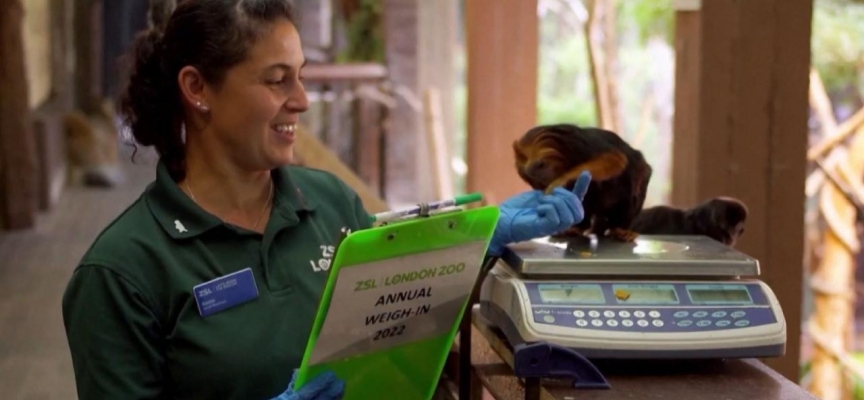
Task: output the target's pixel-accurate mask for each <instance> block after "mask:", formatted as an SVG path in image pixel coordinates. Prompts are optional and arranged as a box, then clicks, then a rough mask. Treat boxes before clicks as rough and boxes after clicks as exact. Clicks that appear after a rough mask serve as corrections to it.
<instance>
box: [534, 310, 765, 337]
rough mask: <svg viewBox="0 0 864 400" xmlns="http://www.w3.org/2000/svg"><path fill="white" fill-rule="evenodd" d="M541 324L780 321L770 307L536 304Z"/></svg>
mask: <svg viewBox="0 0 864 400" xmlns="http://www.w3.org/2000/svg"><path fill="white" fill-rule="evenodd" d="M534 321H535V322H537V323H541V324H549V325H557V326H563V327H575V328H583V329H600V330H611V331H643V332H698V331H711V330H726V329H740V328H748V327H753V326H759V325H767V324H772V323H775V322H776V319H775V318H774V313H773V312H772V311H771V309H770V308H768V307H749V308H724V309H699V308H694V309H678V308H674V309H672V308H639V309H633V308H626V309H625V308H611V307H602V306H601V307H579V308H571V307H542V306H535V307H534Z"/></svg>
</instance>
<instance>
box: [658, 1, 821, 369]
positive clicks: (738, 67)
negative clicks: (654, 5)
mask: <svg viewBox="0 0 864 400" xmlns="http://www.w3.org/2000/svg"><path fill="white" fill-rule="evenodd" d="M677 3H678V4H679V5H682V6H684V5H685V3H686V6H688V8H687V9H686V11H685V10H684V9H681V11H678V16H679V17H680V18H681V20H679V21H678V23H677V27H678V28H679V31H678V32H677V33H676V36H677V37H678V38H677V39H676V51H677V52H678V55H679V57H681V58H680V59H679V60H678V65H679V66H683V68H681V69H679V71H678V72H677V77H676V83H675V85H676V100H675V107H676V118H675V133H674V142H675V145H674V148H673V149H674V151H673V165H674V166H673V189H672V199H673V201H672V203H674V204H675V205H677V206H690V205H693V204H695V203H697V202H699V201H700V200H703V199H705V198H708V197H711V196H721V195H728V196H735V197H738V198H741V199H742V200H743V201H744V202H745V203H747V205H748V207H749V208H750V212H751V217H750V218H748V220H747V233H746V234H745V235H744V237H743V238H742V240H741V242H739V245H738V248H739V249H740V250H741V251H743V252H745V253H747V254H749V255H751V256H753V257H755V258H757V259H759V260H760V263H761V266H762V275H761V277H760V278H761V279H763V280H764V281H765V282H766V283H767V284H768V285H770V286H771V288H772V289H773V290H774V292H775V293H776V294H777V297H778V298H779V300H780V303H781V305H782V307H783V311H784V314H785V317H786V322H787V332H788V334H787V347H786V355H785V356H784V357H780V358H778V359H771V360H767V361H766V363H767V364H768V365H770V366H771V367H772V368H774V369H776V370H777V371H778V372H780V373H782V374H783V375H784V376H786V377H787V378H788V379H790V380H793V381H798V378H799V376H798V374H799V365H798V363H799V354H800V348H799V347H800V334H801V328H800V327H801V315H800V314H801V280H802V275H803V270H802V263H803V238H804V227H803V225H804V224H803V220H804V217H803V212H804V174H805V169H806V163H805V156H806V146H807V142H806V140H807V134H806V133H807V115H808V84H807V82H808V75H809V66H810V31H811V28H810V26H811V18H812V12H813V0H763V1H738V0H703V1H701V8H700V2H699V1H686V2H685V1H679V2H677ZM689 13H698V15H695V14H689ZM685 35H686V36H685Z"/></svg>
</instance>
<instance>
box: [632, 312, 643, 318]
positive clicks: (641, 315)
mask: <svg viewBox="0 0 864 400" xmlns="http://www.w3.org/2000/svg"><path fill="white" fill-rule="evenodd" d="M633 316H634V317H636V318H645V311H633Z"/></svg>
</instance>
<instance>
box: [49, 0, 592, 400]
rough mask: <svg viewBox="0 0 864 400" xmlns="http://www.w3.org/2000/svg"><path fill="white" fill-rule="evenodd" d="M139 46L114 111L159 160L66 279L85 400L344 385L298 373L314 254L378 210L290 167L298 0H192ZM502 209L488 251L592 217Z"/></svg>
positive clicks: (523, 203) (573, 201) (534, 203)
mask: <svg viewBox="0 0 864 400" xmlns="http://www.w3.org/2000/svg"><path fill="white" fill-rule="evenodd" d="M134 58H135V60H134V61H135V63H134V66H133V71H132V73H131V75H130V81H129V84H128V87H127V89H126V93H125V96H124V98H123V99H122V103H121V111H122V113H123V114H124V115H125V116H126V118H127V122H128V124H129V125H130V127H131V130H132V133H133V134H134V136H135V139H136V141H137V142H138V143H140V144H142V145H145V146H150V145H152V146H155V147H156V149H157V151H158V152H159V154H160V161H159V163H158V167H157V177H156V180H155V182H153V183H152V184H151V185H150V186H148V187H147V188H146V190H145V191H144V193H143V194H142V196H141V197H140V198H139V199H138V200H137V201H136V202H134V203H133V204H132V205H131V206H130V207H129V208H128V209H127V210H126V211H124V212H123V214H122V215H120V216H119V217H118V218H117V219H116V220H115V221H114V222H112V223H111V224H110V226H108V227H107V228H106V229H105V230H104V231H103V232H102V233H101V234H100V235H99V237H98V238H97V239H96V241H95V243H94V244H93V245H92V247H91V248H90V249H89V250H88V251H87V253H86V254H85V255H84V257H83V259H82V260H81V261H80V264H79V266H78V267H77V268H76V270H75V272H74V274H73V276H72V278H71V280H70V282H69V286H68V288H67V291H66V293H65V295H64V301H63V315H64V321H65V324H66V330H67V336H68V340H69V345H70V349H71V353H72V360H73V364H74V368H75V378H76V382H77V388H78V394H79V398H80V399H82V400H90V399H109V398H110V399H174V398H183V399H191V398H201V399H216V398H218V399H268V398H273V397H274V396H278V398H280V399H300V398H303V399H331V398H339V397H340V396H341V393H342V390H343V387H344V383H343V382H342V381H340V380H339V379H338V378H336V377H335V376H334V375H333V374H323V375H321V376H318V377H316V378H315V379H314V380H313V381H311V382H310V383H308V384H307V385H304V386H303V387H302V388H300V389H299V390H295V388H294V385H293V378H292V377H293V373H294V371H295V370H296V368H297V367H298V366H299V364H300V360H301V357H302V355H303V351H304V348H305V346H306V342H307V339H308V335H309V332H310V329H311V326H312V322H313V319H314V316H315V312H316V309H317V307H318V299H319V298H320V295H321V292H322V290H323V285H324V282H325V279H326V271H322V270H321V268H320V267H319V265H320V264H318V262H317V261H318V260H320V259H328V258H329V257H330V256H331V255H332V248H333V246H334V245H335V244H336V240H337V238H338V236H339V234H340V232H341V231H344V230H354V231H356V230H359V229H365V228H368V227H369V226H370V222H369V216H368V214H367V213H366V211H364V209H363V206H362V204H361V202H360V200H359V198H358V196H357V195H356V194H355V193H354V192H353V191H352V190H351V189H350V188H349V187H348V186H347V185H345V184H344V183H343V182H341V181H340V180H338V179H337V178H336V177H334V176H333V175H331V174H329V173H326V172H323V171H318V170H313V169H308V168H301V167H296V166H289V165H288V164H289V162H290V161H291V159H292V152H293V142H294V130H295V127H296V125H297V122H298V115H299V114H300V113H302V112H304V111H306V109H307V107H308V102H307V99H306V94H305V92H304V89H303V84H302V82H301V79H300V71H301V68H302V67H303V64H304V63H305V60H304V56H303V52H302V50H301V46H300V38H299V36H298V33H297V29H296V28H295V25H294V15H293V13H292V10H291V7H290V5H289V3H288V1H287V0H192V1H184V2H182V3H181V5H180V6H179V7H178V8H177V10H175V12H174V13H173V15H172V16H171V18H170V20H169V22H168V24H167V26H166V28H165V30H164V33H161V32H156V31H153V32H148V33H146V34H145V35H142V36H141V37H139V38H138V39H137V42H136V44H135V50H134ZM587 182H588V179H587V176H586V177H585V179H583V180H582V181H581V182H580V185H579V187H580V188H581V189H579V191H580V192H584V190H585V188H587ZM501 210H502V216H501V218H500V222H499V225H498V227H497V228H496V233H495V238H494V239H493V240H492V243H491V245H490V253H492V254H497V252H500V251H501V249H502V247H503V246H504V245H505V244H507V243H511V242H514V241H519V240H525V239H529V238H533V237H538V236H544V235H548V234H550V233H552V232H555V231H559V230H561V229H563V228H565V227H567V226H569V225H570V224H572V223H574V222H578V221H579V220H581V218H582V209H581V202H580V200H579V199H578V198H577V196H575V195H574V194H572V193H569V192H567V191H566V190H563V189H559V190H557V191H556V192H555V193H554V194H552V195H549V196H544V195H543V194H542V193H539V192H526V193H523V194H520V195H518V196H516V197H514V198H512V199H510V200H508V201H507V202H505V203H504V204H502V205H501ZM226 288H227V289H230V290H225V291H220V290H222V289H226ZM215 292H219V293H230V296H228V297H219V296H220V295H219V294H214V293H215Z"/></svg>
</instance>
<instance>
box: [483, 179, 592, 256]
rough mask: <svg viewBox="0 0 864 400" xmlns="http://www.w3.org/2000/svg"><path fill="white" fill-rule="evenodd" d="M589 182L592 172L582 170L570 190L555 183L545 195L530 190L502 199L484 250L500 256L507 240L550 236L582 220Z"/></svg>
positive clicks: (491, 254)
mask: <svg viewBox="0 0 864 400" xmlns="http://www.w3.org/2000/svg"><path fill="white" fill-rule="evenodd" d="M590 183H591V174H590V173H588V172H587V171H585V172H582V174H581V175H579V178H578V179H577V180H576V184H575V185H573V191H572V192H571V191H569V190H567V189H564V188H561V187H557V188H555V189H554V190H553V191H552V193H551V194H548V195H545V194H543V192H542V191H540V190H532V191H528V192H523V193H520V194H517V195H516V196H513V197H511V198H509V199H507V200H505V201H504V202H503V203H501V205H500V206H499V207H498V208H499V210H500V217H499V218H498V225H497V226H496V227H495V233H494V234H493V235H492V240H491V241H490V243H489V250H488V252H487V254H488V255H490V256H500V255H501V253H502V252H503V251H504V246H506V245H508V244H510V243H516V242H521V241H525V240H531V239H536V238H540V237H544V236H549V235H552V234H555V233H558V232H561V231H563V230H565V229H567V228H569V227H571V226H572V225H574V224H578V223H579V222H581V221H582V218H584V216H585V211H584V210H583V209H582V199H584V198H585V193H586V192H587V191H588V184H590Z"/></svg>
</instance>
